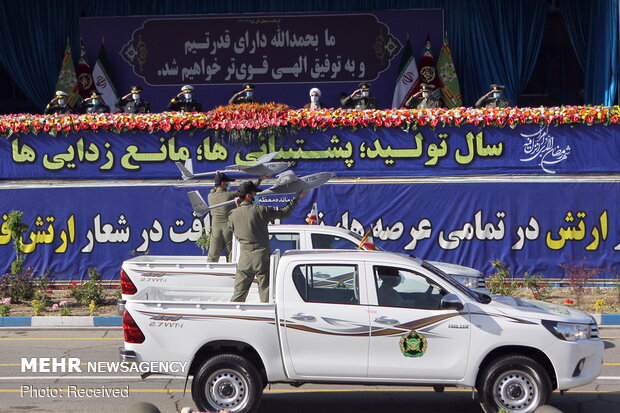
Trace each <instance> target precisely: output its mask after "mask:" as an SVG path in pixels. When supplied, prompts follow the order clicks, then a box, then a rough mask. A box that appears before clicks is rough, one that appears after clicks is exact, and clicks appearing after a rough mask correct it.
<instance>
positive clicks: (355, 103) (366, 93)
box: [341, 82, 379, 110]
mask: <svg viewBox="0 0 620 413" xmlns="http://www.w3.org/2000/svg"><path fill="white" fill-rule="evenodd" d="M341 103H342V107H343V108H344V109H357V110H364V109H377V106H379V102H378V101H377V98H376V97H374V96H373V95H371V94H370V83H365V82H364V83H360V84H359V85H358V87H357V89H356V90H354V91H353V93H351V94H350V95H349V96H347V97H345V98H344V99H341Z"/></svg>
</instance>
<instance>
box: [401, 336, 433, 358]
mask: <svg viewBox="0 0 620 413" xmlns="http://www.w3.org/2000/svg"><path fill="white" fill-rule="evenodd" d="M426 347H427V342H426V337H424V336H423V335H422V334H420V333H417V332H416V331H414V330H411V331H410V332H408V333H407V334H405V335H404V336H402V337H401V338H400V351H401V352H402V353H403V355H404V356H405V357H422V356H423V355H424V353H425V352H426Z"/></svg>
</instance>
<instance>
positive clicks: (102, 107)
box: [84, 90, 110, 113]
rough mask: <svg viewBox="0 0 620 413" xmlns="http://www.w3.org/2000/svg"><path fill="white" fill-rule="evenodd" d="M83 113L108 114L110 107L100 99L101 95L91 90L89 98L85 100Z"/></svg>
mask: <svg viewBox="0 0 620 413" xmlns="http://www.w3.org/2000/svg"><path fill="white" fill-rule="evenodd" d="M85 101H86V102H85V103H86V104H85V109H84V113H110V107H109V106H108V105H106V104H105V102H104V101H103V99H101V93H99V92H97V91H96V90H93V93H91V95H90V97H89V98H86V99H85Z"/></svg>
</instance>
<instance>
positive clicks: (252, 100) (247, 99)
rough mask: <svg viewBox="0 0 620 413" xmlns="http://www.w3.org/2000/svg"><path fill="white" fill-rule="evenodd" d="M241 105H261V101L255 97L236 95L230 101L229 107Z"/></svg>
mask: <svg viewBox="0 0 620 413" xmlns="http://www.w3.org/2000/svg"><path fill="white" fill-rule="evenodd" d="M241 103H260V100H258V99H257V98H255V97H254V96H245V95H234V96H233V97H231V98H230V100H229V101H228V104H229V105H239V104H241Z"/></svg>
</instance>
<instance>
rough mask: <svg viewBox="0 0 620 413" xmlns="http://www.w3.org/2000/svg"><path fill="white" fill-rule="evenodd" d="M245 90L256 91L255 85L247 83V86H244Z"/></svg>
mask: <svg viewBox="0 0 620 413" xmlns="http://www.w3.org/2000/svg"><path fill="white" fill-rule="evenodd" d="M243 88H244V89H245V90H254V85H253V84H251V83H246V84H245V85H243Z"/></svg>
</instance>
